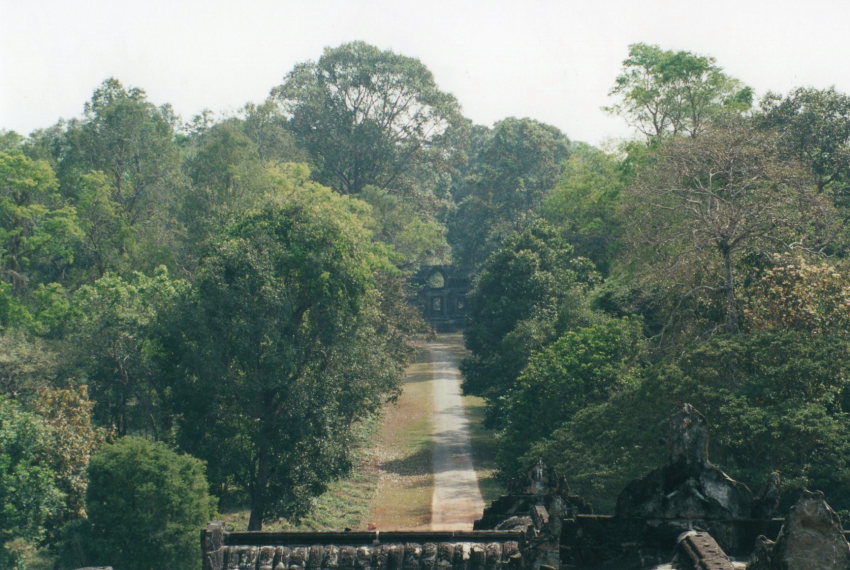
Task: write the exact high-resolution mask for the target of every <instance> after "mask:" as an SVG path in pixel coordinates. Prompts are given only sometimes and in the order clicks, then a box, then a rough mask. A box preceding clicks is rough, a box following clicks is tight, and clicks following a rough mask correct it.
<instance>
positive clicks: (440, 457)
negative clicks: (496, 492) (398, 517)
mask: <svg viewBox="0 0 850 570" xmlns="http://www.w3.org/2000/svg"><path fill="white" fill-rule="evenodd" d="M441 340H444V339H441V338H440V337H438V338H437V340H436V341H435V342H431V343H429V344H428V350H429V351H430V355H431V369H432V371H433V375H434V380H433V383H434V448H433V465H434V497H433V500H432V503H431V511H432V512H431V529H432V530H470V529H471V528H472V523H473V522H474V521H475V519H477V518H480V517H481V512H482V510H483V509H484V500H483V499H482V498H481V491H480V490H479V488H478V477H477V476H476V474H475V469H474V467H473V464H472V452H471V447H470V441H469V422H468V420H467V417H466V412H465V410H464V406H463V401H462V399H461V394H460V372H459V371H458V367H457V356H456V353H455V351H453V350H451V347H450V346H449V345H448V344H445V343H444V342H441Z"/></svg>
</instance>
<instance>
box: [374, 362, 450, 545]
mask: <svg viewBox="0 0 850 570" xmlns="http://www.w3.org/2000/svg"><path fill="white" fill-rule="evenodd" d="M432 402H433V381H432V375H431V365H430V362H429V361H428V352H427V351H425V350H419V351H418V352H417V356H416V359H415V361H414V363H413V364H411V365H410V366H409V367H408V369H407V374H406V378H405V384H404V390H403V392H402V394H401V396H400V397H399V399H398V401H397V402H396V403H395V405H392V406H390V407H388V408H387V410H386V413H385V418H384V424H383V426H382V428H381V430H380V432H379V434H378V437H377V441H376V450H377V451H376V453H377V457H376V462H375V467H376V469H377V473H378V478H379V485H378V492H377V495H376V497H375V499H374V501H373V503H372V505H371V508H370V513H369V522H370V523H372V525H374V526H375V527H376V528H378V529H380V530H392V529H426V528H428V527H429V525H430V524H431V498H432V496H433V494H434V476H433V473H432V472H431V470H432V469H431V457H432V446H433V442H432V436H431V434H432V431H433V422H432V419H431V407H432Z"/></svg>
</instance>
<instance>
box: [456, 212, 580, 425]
mask: <svg viewBox="0 0 850 570" xmlns="http://www.w3.org/2000/svg"><path fill="white" fill-rule="evenodd" d="M595 280H596V273H595V271H594V270H593V269H592V266H591V265H590V263H589V262H587V260H584V259H581V258H575V257H573V252H572V248H571V247H570V246H569V244H567V243H566V242H564V241H563V239H562V238H561V237H560V236H559V235H558V233H557V232H556V231H555V230H553V229H552V228H551V226H549V225H548V224H546V223H544V222H542V221H538V222H536V223H534V224H532V225H530V226H529V227H528V228H527V229H526V230H525V231H524V232H522V233H521V234H517V235H515V236H514V237H513V238H511V239H510V240H509V241H508V242H507V243H506V244H505V246H504V247H503V248H502V249H500V250H498V251H496V252H495V253H494V254H493V255H491V256H490V258H488V260H487V262H486V264H485V265H484V267H483V269H482V271H481V273H480V275H479V276H478V279H477V281H476V283H475V286H474V288H473V291H472V292H471V294H470V296H469V309H470V322H469V326H468V327H467V328H466V330H465V332H464V336H465V341H466V346H467V348H468V349H469V350H470V352H471V354H470V356H469V357H468V358H466V359H464V361H463V363H462V365H461V369H462V370H463V372H464V385H463V387H464V391H465V392H467V393H470V394H475V395H481V396H484V397H485V398H486V399H487V400H488V405H489V409H488V414H489V418H490V420H491V421H493V422H496V423H498V422H500V421H501V415H502V411H501V408H502V407H503V405H504V403H500V400H501V399H502V398H503V396H505V394H506V393H507V392H508V391H509V390H510V388H511V386H512V384H513V382H514V381H515V380H516V378H517V376H518V375H519V373H520V371H521V370H522V369H523V368H524V366H525V364H526V362H527V361H528V358H529V356H530V355H531V353H532V352H533V351H534V350H537V349H540V348H542V347H543V346H545V345H546V344H547V343H548V342H550V341H551V340H553V339H554V338H556V337H557V335H558V334H559V333H560V332H563V331H565V330H568V329H569V328H572V327H574V326H580V325H581V324H585V323H587V322H588V321H589V320H590V319H591V318H592V315H591V314H590V311H589V309H588V308H587V306H586V304H585V301H586V292H587V288H588V286H589V285H590V284H591V283H593V282H594V281H595Z"/></svg>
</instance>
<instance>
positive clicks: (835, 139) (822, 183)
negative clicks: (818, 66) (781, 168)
mask: <svg viewBox="0 0 850 570" xmlns="http://www.w3.org/2000/svg"><path fill="white" fill-rule="evenodd" d="M758 121H759V123H760V124H761V125H762V126H765V127H767V128H772V129H775V130H778V131H779V132H780V133H781V138H782V143H783V148H784V150H785V151H786V152H787V153H788V155H789V156H791V157H794V158H795V159H797V160H799V161H801V162H802V163H803V164H805V165H807V166H809V167H810V168H811V169H812V173H813V174H814V177H815V183H816V184H817V187H818V190H819V191H821V192H826V193H828V194H829V195H831V196H832V197H833V200H834V201H835V202H836V204H839V205H841V206H843V207H844V208H846V207H848V205H850V203H849V202H848V200H850V97H848V96H847V95H845V94H844V93H839V92H837V91H836V90H835V88H830V89H813V88H805V87H800V88H798V89H795V90H793V91H791V92H790V93H789V94H788V95H787V96H785V97H784V98H783V97H781V96H780V95H777V94H775V93H768V94H767V95H766V96H765V97H764V99H762V102H761V114H760V115H759V116H758Z"/></svg>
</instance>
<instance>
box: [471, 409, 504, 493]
mask: <svg viewBox="0 0 850 570" xmlns="http://www.w3.org/2000/svg"><path fill="white" fill-rule="evenodd" d="M463 404H464V406H466V415H467V417H468V418H469V440H470V443H471V444H472V462H473V464H474V465H475V472H476V473H477V474H478V487H479V488H480V489H481V496H482V497H483V498H484V504H485V505H489V504H490V503H492V502H493V501H495V500H496V499H498V498H499V497H500V496H501V495H504V494H505V488H504V487H503V486H502V484H501V483H500V482H499V481H498V480H497V479H496V453H497V452H498V448H497V444H496V438H495V436H494V433H493V432H492V431H490V430H488V429H487V428H485V427H484V410H485V406H486V404H485V402H484V400H483V399H482V398H479V397H477V396H464V398H463Z"/></svg>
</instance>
